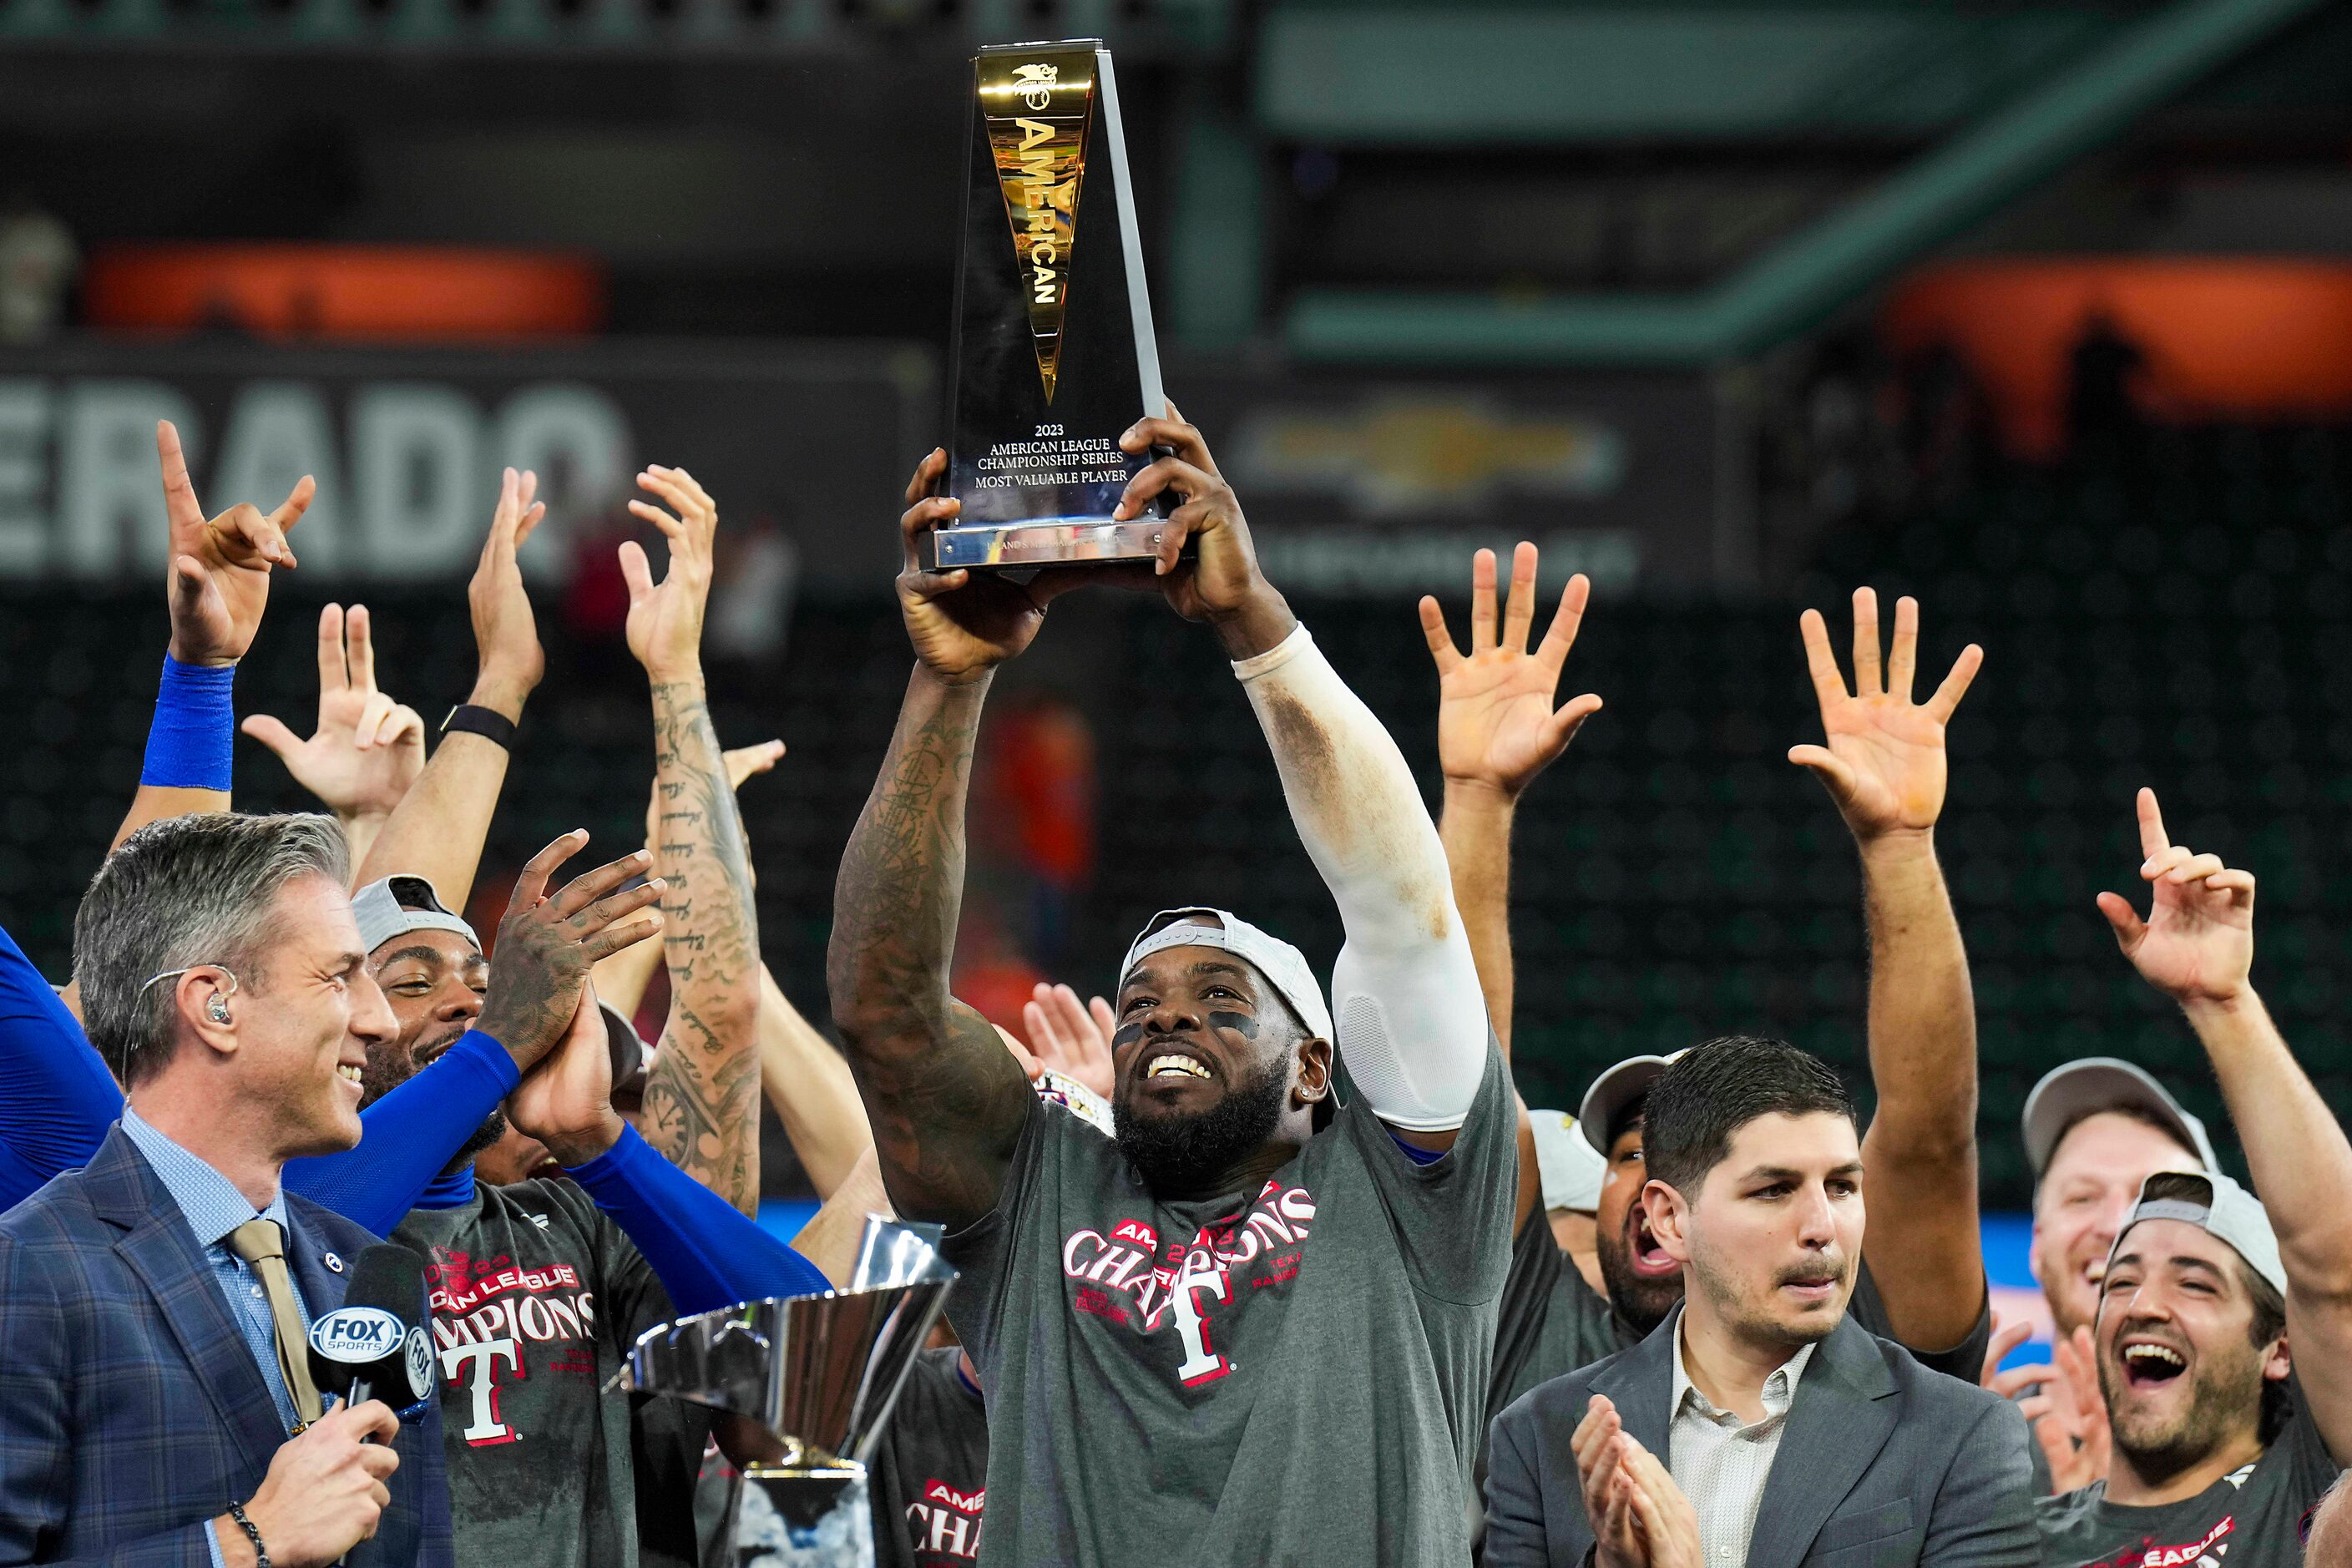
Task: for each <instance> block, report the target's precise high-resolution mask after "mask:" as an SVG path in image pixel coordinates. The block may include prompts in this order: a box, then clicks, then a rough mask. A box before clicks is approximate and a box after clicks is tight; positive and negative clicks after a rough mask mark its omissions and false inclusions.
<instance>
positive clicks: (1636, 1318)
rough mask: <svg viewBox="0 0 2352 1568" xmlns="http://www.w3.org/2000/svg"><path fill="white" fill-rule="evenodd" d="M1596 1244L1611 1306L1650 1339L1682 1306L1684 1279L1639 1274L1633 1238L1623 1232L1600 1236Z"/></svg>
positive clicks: (1602, 1281)
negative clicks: (1634, 1257) (1657, 1328)
mask: <svg viewBox="0 0 2352 1568" xmlns="http://www.w3.org/2000/svg"><path fill="white" fill-rule="evenodd" d="M1593 1244H1594V1245H1593V1249H1594V1251H1595V1252H1596V1253H1597V1254H1598V1255H1599V1257H1600V1259H1601V1284H1602V1285H1604V1286H1606V1287H1607V1288H1608V1290H1609V1304H1610V1305H1611V1306H1612V1307H1613V1308H1615V1309H1616V1310H1617V1315H1618V1316H1619V1317H1621V1318H1622V1319H1624V1320H1625V1321H1626V1323H1627V1325H1628V1326H1629V1327H1631V1328H1633V1330H1634V1331H1636V1332H1638V1333H1640V1334H1641V1335H1642V1336H1643V1338H1645V1339H1646V1338H1648V1337H1649V1333H1650V1331H1651V1330H1653V1329H1654V1328H1656V1327H1657V1326H1658V1325H1659V1324H1660V1323H1663V1322H1664V1321H1666V1317H1667V1315H1668V1314H1669V1313H1671V1312H1672V1311H1673V1310H1675V1307H1676V1306H1678V1305H1679V1304H1680V1303H1681V1301H1682V1299H1683V1277H1682V1276H1681V1275H1680V1274H1679V1273H1675V1274H1666V1275H1644V1274H1639V1273H1636V1272H1635V1271H1634V1268H1633V1238H1632V1237H1629V1236H1628V1235H1626V1234H1625V1232H1624V1231H1623V1230H1622V1229H1621V1230H1620V1231H1618V1233H1617V1234H1616V1235H1615V1236H1613V1237H1612V1236H1599V1235H1596V1236H1595V1237H1593Z"/></svg>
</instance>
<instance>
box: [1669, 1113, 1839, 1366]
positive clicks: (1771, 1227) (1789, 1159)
mask: <svg viewBox="0 0 2352 1568" xmlns="http://www.w3.org/2000/svg"><path fill="white" fill-rule="evenodd" d="M1643 1202H1644V1203H1645V1204H1646V1205H1648V1208H1649V1213H1650V1225H1651V1227H1652V1228H1653V1229H1654V1231H1655V1232H1656V1233H1657V1237H1658V1240H1659V1242H1660V1244H1661V1245H1662V1246H1664V1247H1665V1248H1666V1250H1667V1251H1668V1252H1669V1253H1672V1254H1675V1256H1678V1257H1680V1258H1681V1259H1682V1261H1683V1265H1684V1278H1685V1281H1686V1288H1687V1289H1688V1291H1689V1293H1690V1296H1691V1298H1692V1300H1693V1302H1694V1309H1693V1310H1696V1302H1697V1300H1698V1299H1699V1298H1700V1297H1701V1296H1704V1297H1705V1298H1706V1305H1707V1308H1708V1310H1710V1311H1711V1312H1712V1313H1713V1314H1714V1316H1715V1317H1716V1319H1717V1321H1719V1322H1721V1323H1722V1324H1723V1325H1724V1326H1725V1327H1726V1328H1727V1329H1728V1330H1729V1331H1731V1332H1732V1333H1733V1334H1735V1335H1737V1336H1738V1337H1739V1338H1741V1339H1743V1340H1746V1341H1748V1342H1750V1343H1753V1344H1770V1345H1779V1346H1786V1347H1789V1348H1791V1349H1793V1348H1795V1347H1797V1346H1799V1345H1804V1344H1810V1343H1811V1342H1814V1341H1816V1340H1821V1339H1823V1338H1826V1337H1827V1336H1828V1335H1829V1333H1830V1332H1831V1331H1832V1330H1834V1329H1835V1328H1836V1327H1837V1326H1838V1321H1839V1320H1841V1319H1842V1318H1843V1317H1844V1316H1845V1306H1846V1300H1847V1299H1848V1298H1849V1297H1851V1296H1852V1295H1853V1271H1854V1268H1855V1265H1856V1263H1857V1262H1858V1261H1859V1260H1860V1258H1861V1257H1862V1231H1863V1207H1862V1146H1861V1144H1860V1142H1858V1141H1857V1139H1856V1138H1855V1136H1854V1130H1853V1122H1852V1121H1848V1120H1847V1119H1846V1118H1844V1117H1843V1116H1838V1115H1835V1114H1832V1113H1831V1112H1827V1111H1814V1112H1810V1113H1808V1114H1806V1115H1803V1116H1786V1115H1782V1114H1780V1113H1779V1112H1775V1113H1773V1114H1771V1115H1769V1116H1759V1117H1757V1118H1756V1119H1755V1120H1754V1121H1748V1122H1747V1123H1745V1124H1744V1125H1742V1126H1741V1127H1740V1128H1739V1129H1738V1131H1735V1132H1734V1133H1733V1134H1732V1135H1731V1152H1730V1153H1729V1154H1728V1155H1727V1156H1726V1157H1725V1158H1724V1159H1723V1160H1721V1161H1719V1162H1717V1164H1716V1165H1715V1167H1714V1169H1712V1170H1710V1171H1708V1172H1707V1173H1706V1179H1705V1181H1704V1182H1703V1183H1702V1184H1700V1187H1699V1191H1698V1194H1697V1197H1696V1200H1695V1201H1686V1200H1685V1198H1684V1197H1683V1195H1682V1194H1677V1193H1675V1190H1674V1189H1673V1188H1671V1187H1668V1186H1666V1185H1665V1184H1664V1183H1662V1182H1652V1183H1651V1184H1650V1185H1649V1187H1648V1189H1647V1190H1646V1191H1645V1192H1644V1194H1643Z"/></svg>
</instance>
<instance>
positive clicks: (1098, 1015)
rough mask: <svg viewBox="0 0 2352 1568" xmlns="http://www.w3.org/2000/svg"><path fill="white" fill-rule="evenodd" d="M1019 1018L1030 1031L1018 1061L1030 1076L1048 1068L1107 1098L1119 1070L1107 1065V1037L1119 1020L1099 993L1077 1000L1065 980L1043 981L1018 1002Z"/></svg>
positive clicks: (1108, 1062)
mask: <svg viewBox="0 0 2352 1568" xmlns="http://www.w3.org/2000/svg"><path fill="white" fill-rule="evenodd" d="M1021 1022H1022V1026H1024V1028H1026V1029H1027V1030H1028V1031H1029V1047H1028V1054H1027V1055H1026V1056H1025V1057H1024V1058H1023V1060H1022V1063H1021V1065H1022V1067H1023V1068H1025V1069H1027V1070H1028V1073H1029V1076H1030V1078H1031V1079H1035V1078H1036V1076H1037V1075H1038V1073H1040V1072H1042V1071H1044V1070H1045V1069H1046V1068H1052V1069H1053V1070H1054V1071H1055V1072H1058V1073H1061V1074H1062V1075H1064V1076H1065V1077H1067V1078H1072V1079H1076V1080H1077V1081H1078V1082H1080V1083H1082V1084H1084V1085H1086V1086H1087V1088H1088V1089H1092V1090H1094V1091H1095V1092H1096V1093H1097V1094H1098V1095H1100V1096H1102V1097H1103V1099H1105V1100H1108V1099H1110V1098H1111V1093H1112V1090H1114V1089H1117V1088H1118V1073H1117V1072H1116V1071H1115V1070H1114V1069H1113V1068H1112V1067H1111V1059H1110V1037H1111V1034H1112V1032H1113V1031H1114V1030H1115V1029H1116V1028H1117V1027H1118V1019H1117V1017H1116V1016H1114V1015H1113V1014H1112V1012H1111V1009H1110V1004H1109V1002H1108V1001H1106V1000H1105V999H1104V998H1102V997H1100V996H1097V997H1096V998H1095V999H1094V1000H1093V1001H1091V1002H1081V1001H1079V1000H1078V994H1077V993H1076V992H1075V991H1073V990H1071V989H1070V988H1069V987H1068V986H1066V985H1045V984H1040V985H1039V986H1038V987H1037V990H1036V993H1035V994H1034V996H1032V997H1031V999H1030V1000H1029V1001H1027V1002H1024V1003H1023V1004H1022V1006H1021ZM1016 1054H1018V1053H1016Z"/></svg>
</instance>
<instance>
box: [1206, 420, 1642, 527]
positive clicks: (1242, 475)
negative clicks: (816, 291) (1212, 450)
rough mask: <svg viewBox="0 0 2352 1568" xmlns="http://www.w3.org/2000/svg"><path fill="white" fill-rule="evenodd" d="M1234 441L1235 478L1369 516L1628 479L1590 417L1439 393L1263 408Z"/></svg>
mask: <svg viewBox="0 0 2352 1568" xmlns="http://www.w3.org/2000/svg"><path fill="white" fill-rule="evenodd" d="M1236 445H1237V447H1238V450H1237V451H1236V453H1235V462H1234V468H1235V477H1236V478H1238V479H1245V480H1246V481H1247V482H1248V483H1250V484H1253V485H1256V486H1259V487H1261V488H1264V487H1273V488H1276V489H1309V490H1321V491H1325V492H1327V493H1337V494H1341V495H1345V496H1346V497H1347V498H1348V500H1349V502H1350V503H1351V504H1352V505H1353V506H1354V508H1355V510H1358V511H1359V512H1362V513H1365V514H1368V515H1370V516H1376V517H1377V516H1395V515H1399V514H1404V513H1416V512H1430V511H1471V510H1477V509H1478V508H1479V507H1480V506H1482V505H1484V504H1486V502H1487V501H1489V500H1491V499H1492V498H1493V496H1494V494H1495V492H1496V491H1497V490H1501V489H1512V490H1524V491H1534V492H1537V493H1538V494H1549V495H1558V496H1566V497H1570V498H1575V499H1580V500H1589V499H1591V498H1594V497H1599V496H1605V495H1607V494H1609V493H1611V492H1612V491H1613V490H1615V489H1617V487H1618V485H1619V484H1620V483H1621V482H1622V480H1623V479H1624V473H1625V442H1624V438H1623V437H1622V436H1621V435H1619V434H1618V432H1617V431H1616V430H1615V429H1613V428H1612V427H1611V426H1607V425H1604V424H1602V423H1601V422H1600V421H1598V420H1594V419H1590V418H1585V417H1581V416H1576V415H1572V414H1566V413H1538V412H1531V411H1525V410H1517V409H1512V408H1509V407H1507V406H1504V405H1500V404H1497V403H1496V402H1494V401H1492V400H1490V399H1486V398H1483V397H1476V396H1466V395H1465V396H1450V395H1442V394H1436V395H1395V396H1388V397H1381V398H1376V399H1373V400H1370V401H1369V402H1366V403H1363V404H1361V405H1358V406H1357V407H1355V408H1353V409H1349V410H1345V411H1329V410H1319V409H1318V410H1307V409H1300V408H1267V409H1261V410H1258V411H1257V412H1255V413H1253V414H1252V415H1250V416H1248V417H1247V418H1245V419H1244V421H1243V422H1242V427H1241V432H1240V439H1239V441H1238V442H1237V443H1236Z"/></svg>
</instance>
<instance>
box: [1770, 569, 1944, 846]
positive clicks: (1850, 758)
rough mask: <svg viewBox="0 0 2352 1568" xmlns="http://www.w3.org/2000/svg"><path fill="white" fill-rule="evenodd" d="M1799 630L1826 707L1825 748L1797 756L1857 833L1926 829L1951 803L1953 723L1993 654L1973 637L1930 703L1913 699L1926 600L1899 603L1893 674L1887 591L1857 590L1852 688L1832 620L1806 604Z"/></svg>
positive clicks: (1793, 757)
mask: <svg viewBox="0 0 2352 1568" xmlns="http://www.w3.org/2000/svg"><path fill="white" fill-rule="evenodd" d="M1798 626H1799V628H1800V630H1801V632H1802V633H1803V636H1804V639H1805V663H1806V666H1807V668H1808V669H1809V670H1810V671H1811V675H1812V680H1813V695H1814V697H1815V699H1816V700H1818V701H1819V702H1820V704H1821V713H1822V737H1823V739H1824V741H1825V742H1827V743H1826V744H1825V745H1821V746H1794V747H1791V748H1790V752H1789V760H1790V762H1792V763H1797V764H1798V765H1799V766H1801V767H1807V768H1811V770H1812V771H1813V774H1814V776H1815V777H1817V778H1819V779H1820V780H1821V781H1822V787H1824V788H1825V789H1827V790H1828V791H1829V792H1830V798H1831V799H1832V800H1833V801H1835V802H1836V803H1837V808H1838V812H1839V815H1841V816H1843V817H1844V818H1845V822H1846V826H1847V827H1848V828H1850V829H1851V830H1852V831H1853V835H1854V837H1857V838H1874V837H1879V836H1880V835H1883V834H1887V833H1903V832H1909V833H1918V832H1924V831H1926V830H1927V829H1928V828H1930V827H1933V826H1935V825H1936V818H1937V816H1941V815H1942V813H1943V809H1944V783H1945V773H1946V764H1945V751H1944V729H1945V726H1946V725H1947V724H1948V723H1949V722H1950V721H1951V717H1952V712H1953V710H1955V709H1957V708H1958V707H1959V705H1960V699H1961V698H1962V697H1963V696H1965V695H1967V693H1968V689H1969V682H1970V681H1971V680H1973V679H1976V673H1977V668H1978V667H1979V665H1981V664H1982V663H1983V662H1984V650H1983V649H1982V648H1980V647H1977V645H1976V644H1974V643H1970V644H1969V646H1968V647H1965V648H1963V649H1961V650H1960V657H1959V658H1957V659H1955V660H1953V661H1952V668H1951V673H1950V674H1948V675H1947V676H1946V677H1945V678H1944V683H1943V684H1942V685H1941V686H1939V687H1937V689H1936V691H1935V694H1934V695H1933V696H1931V697H1929V698H1928V699H1927V701H1925V702H1914V701H1913V700H1911V682H1912V677H1913V675H1914V674H1915V672H1916V668H1917V664H1918V648H1919V605H1918V601H1917V600H1916V599H1911V598H1908V597H1906V598H1903V599H1899V600H1897V601H1896V602H1895V640H1894V643H1893V646H1892V647H1890V648H1889V649H1888V650H1887V660H1886V668H1885V679H1884V680H1883V681H1882V679H1881V677H1880V669H1879V647H1878V595H1877V594H1876V593H1874V591H1872V590H1871V589H1868V588H1857V589H1856V590H1854V595H1853V690H1852V691H1851V692H1849V691H1848V690H1847V689H1846V685H1845V679H1844V678H1843V676H1842V675H1841V674H1840V673H1839V671H1838V667H1837V656H1836V655H1835V654H1834V653H1832V651H1831V650H1830V634H1829V626H1828V623H1827V622H1825V621H1824V620H1822V613H1821V612H1820V611H1819V610H1807V611H1806V612H1805V613H1804V615H1803V616H1801V617H1800V619H1799V622H1798Z"/></svg>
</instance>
